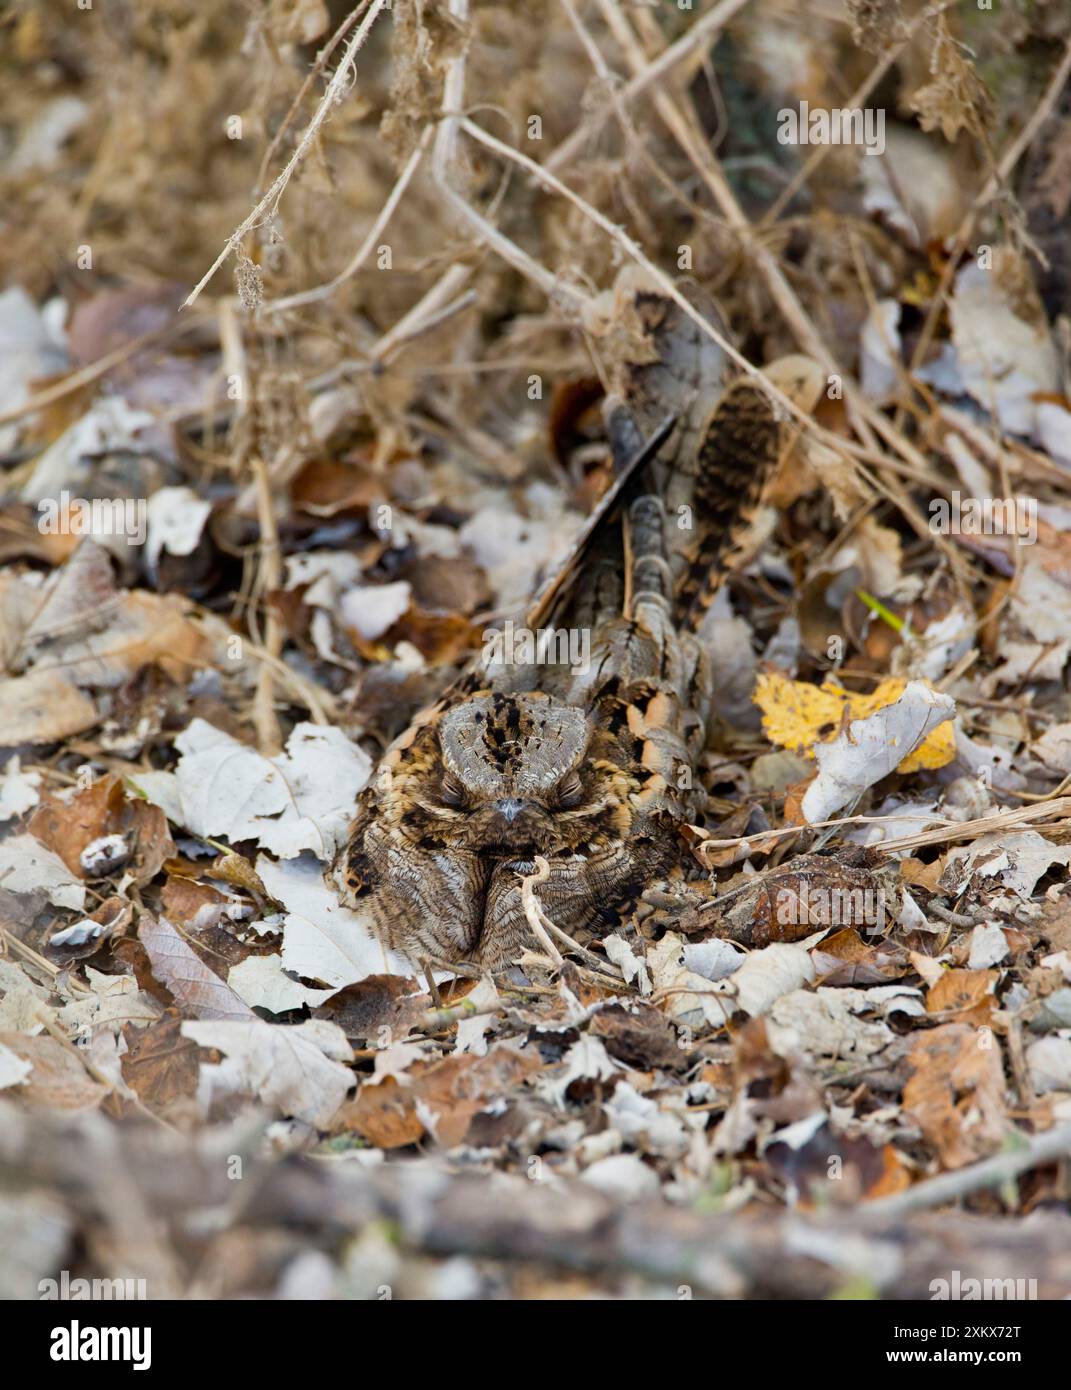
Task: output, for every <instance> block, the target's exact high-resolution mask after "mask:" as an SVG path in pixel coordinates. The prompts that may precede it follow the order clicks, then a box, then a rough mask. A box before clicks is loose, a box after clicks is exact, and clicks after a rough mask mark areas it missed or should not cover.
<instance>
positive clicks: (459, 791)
mask: <svg viewBox="0 0 1071 1390" xmlns="http://www.w3.org/2000/svg"><path fill="white" fill-rule="evenodd" d="M439 796H440V797H441V798H442V800H443V801H444V802H445V804H446V805H447V806H460V805H461V803H462V801H464V799H465V789H464V787H462V785H461V783H460V782H459V781H458V780H457V778H456V777H451V776H450V774H449V773H447V775H446V776H445V777H444V778H443V780H442V782H441V783H440V784H439Z"/></svg>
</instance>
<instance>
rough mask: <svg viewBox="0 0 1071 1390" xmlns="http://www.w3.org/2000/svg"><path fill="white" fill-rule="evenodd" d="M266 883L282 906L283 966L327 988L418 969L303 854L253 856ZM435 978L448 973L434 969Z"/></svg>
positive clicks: (403, 973) (443, 977) (318, 867)
mask: <svg viewBox="0 0 1071 1390" xmlns="http://www.w3.org/2000/svg"><path fill="white" fill-rule="evenodd" d="M257 873H258V874H259V875H260V877H261V880H262V881H263V883H264V886H265V888H266V889H267V890H268V892H269V893H270V894H271V895H272V897H273V898H274V899H275V900H276V901H277V902H281V903H282V904H283V906H284V907H285V908H286V923H285V927H284V935H283V968H284V969H285V970H289V971H290V972H291V973H292V974H294V975H299V976H301V978H302V979H304V980H320V981H322V982H323V984H324V985H325V986H326V987H327V988H329V989H333V990H335V989H341V988H342V987H343V986H344V985H352V984H356V983H357V981H358V980H363V979H365V978H366V977H367V976H368V975H403V976H407V977H408V976H413V975H417V974H419V973H420V972H419V971H418V969H417V967H416V966H414V965H413V963H412V962H411V961H409V960H407V959H406V958H405V957H404V956H402V955H400V954H399V953H398V952H396V951H388V950H387V949H386V948H385V947H384V945H383V944H382V942H381V941H380V940H379V938H378V937H377V936H376V935H375V932H374V931H373V928H372V924H371V919H370V917H369V916H368V915H366V914H361V913H358V912H353V911H351V910H350V909H349V908H347V907H343V906H342V904H341V903H340V902H339V901H338V898H337V897H336V895H335V894H334V893H333V892H332V890H331V889H330V888H329V887H328V885H327V884H326V883H325V882H324V878H323V872H322V870H321V867H320V865H319V864H316V863H315V862H313V861H312V860H310V859H308V858H302V859H290V860H285V861H284V862H282V863H278V864H276V863H273V862H272V860H270V859H268V858H267V857H266V856H265V855H263V854H262V855H260V857H259V858H258V859H257ZM437 978H438V979H446V978H448V976H447V975H446V974H444V973H443V972H441V971H440V972H439V973H438V975H437Z"/></svg>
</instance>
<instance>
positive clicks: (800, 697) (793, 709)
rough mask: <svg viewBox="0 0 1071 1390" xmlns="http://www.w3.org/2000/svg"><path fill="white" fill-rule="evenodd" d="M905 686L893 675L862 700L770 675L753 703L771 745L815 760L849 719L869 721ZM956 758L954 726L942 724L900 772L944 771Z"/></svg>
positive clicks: (831, 688) (826, 687)
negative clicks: (819, 749) (817, 746)
mask: <svg viewBox="0 0 1071 1390" xmlns="http://www.w3.org/2000/svg"><path fill="white" fill-rule="evenodd" d="M906 685H907V681H905V680H901V679H900V678H899V677H898V676H889V677H887V678H886V679H885V680H883V681H882V682H881V684H880V685H879V686H878V687H877V688H876V689H875V690H872V691H871V692H870V694H869V695H859V694H856V693H855V692H854V691H851V690H842V689H841V687H840V686H839V685H834V684H833V683H832V682H829V681H827V682H826V684H825V685H822V686H818V685H811V684H809V683H808V682H807V681H793V680H789V679H788V677H787V676H780V675H777V674H776V673H772V672H771V673H767V674H764V675H761V676H759V679H758V682H757V684H756V686H755V694H754V696H753V697H752V698H753V699H754V701H755V704H757V705H758V707H759V709H761V710H762V727H763V731H764V732H765V734H766V737H767V738H768V739H769V740H770V742H771V743H776V744H779V745H780V746H781V747H782V748H791V749H793V750H794V751H795V752H797V753H805V754H806V755H807V756H808V757H812V758H813V757H814V745H815V744H816V743H829V742H830V741H832V740H833V739H835V738H836V737H837V735H838V734H839V733H840V731H841V729H842V728H843V727H844V725H845V723H846V721H847V720H851V719H866V718H867V716H868V715H871V714H874V713H876V711H877V710H879V709H884V708H885V706H886V705H891V704H894V703H895V701H897V700H898V699H899V698H900V696H901V695H902V694H903V693H904V689H905V687H906ZM955 755H956V743H955V733H954V731H953V728H952V725H951V723H944V724H940V725H938V727H937V728H936V729H934V730H933V732H932V733H930V734H929V735H927V737H926V738H925V739H923V741H922V742H921V743H920V744H919V746H918V747H917V748H916V749H915V751H914V752H913V753H909V754H908V756H907V757H906V758H905V759H904V760H903V762H902V763H900V764H899V766H898V767H897V769H896V770H897V772H917V771H918V770H919V769H920V768H936V767H944V766H945V764H946V763H950V762H951V761H952V759H953V758H954V757H955Z"/></svg>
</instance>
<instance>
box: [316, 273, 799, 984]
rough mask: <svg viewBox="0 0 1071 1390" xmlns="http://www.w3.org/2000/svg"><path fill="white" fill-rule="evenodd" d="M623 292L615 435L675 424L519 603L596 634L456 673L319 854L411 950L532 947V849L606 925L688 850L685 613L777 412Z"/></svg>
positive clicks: (700, 680) (665, 305)
mask: <svg viewBox="0 0 1071 1390" xmlns="http://www.w3.org/2000/svg"><path fill="white" fill-rule="evenodd" d="M618 293H619V297H622V298H623V299H624V302H625V307H626V310H627V312H628V314H629V315H630V316H631V320H632V338H633V342H632V346H631V348H630V349H626V350H625V353H624V359H623V363H622V366H621V370H620V371H619V373H618V377H617V380H616V383H615V385H616V387H617V388H618V389H617V399H618V401H619V404H618V406H617V409H616V411H615V412H614V416H613V418H612V420H611V425H612V428H611V434H612V435H613V433H614V432H615V429H616V432H617V434H618V436H619V439H622V438H623V440H624V446H627V445H633V446H634V445H635V444H636V442H637V441H641V440H642V439H643V437H644V436H649V435H650V434H651V433H652V432H653V430H654V428H655V425H656V424H657V423H658V420H659V418H660V417H662V416H664V415H665V413H666V411H667V409H668V410H670V411H673V412H674V413H675V414H676V417H677V425H676V428H675V429H674V432H673V435H672V437H671V438H670V440H669V441H668V443H667V445H666V447H665V448H664V449H662V450H661V451H660V453H659V456H658V457H657V458H656V459H655V460H653V461H652V462H650V463H648V464H646V465H645V466H644V467H643V469H642V470H637V473H638V476H633V478H632V479H630V481H629V482H628V483H627V484H626V485H624V486H623V487H622V488H621V489H620V492H619V494H618V495H617V497H616V498H615V503H616V505H615V506H614V507H612V508H607V509H606V512H605V515H604V516H603V518H602V520H601V521H600V523H599V524H598V525H597V526H596V527H595V528H594V530H593V532H592V534H591V535H590V536H589V537H588V538H587V540H586V543H585V545H584V547H583V549H582V550H581V552H580V554H579V557H578V558H577V560H576V562H575V563H574V564H573V566H572V569H571V571H570V572H569V573H567V574H566V575H565V576H564V577H561V576H560V577H559V579H558V581H557V582H556V583H555V584H553V585H551V586H549V589H548V590H547V591H545V592H548V593H549V598H547V597H544V598H543V599H542V600H541V601H540V603H538V604H537V605H536V606H535V607H534V608H533V610H532V611H531V612H530V613H529V616H528V622H529V623H533V622H534V620H536V619H540V618H541V617H542V616H543V615H544V614H547V615H548V616H549V617H550V618H551V619H552V623H553V626H554V627H555V628H556V629H558V630H561V629H563V628H564V629H569V630H574V629H579V630H581V631H584V632H587V633H590V660H589V661H588V662H587V663H585V664H584V665H583V666H582V667H581V666H569V665H564V664H549V665H528V666H523V667H521V666H509V665H500V666H497V667H492V668H488V667H485V666H483V665H481V666H479V667H477V668H475V669H473V670H471V671H470V672H469V673H468V674H467V675H465V676H464V677H463V678H462V680H461V681H460V682H458V683H457V684H456V685H455V686H454V687H453V688H452V689H451V690H450V691H448V692H447V694H446V695H445V696H444V697H443V699H442V700H440V701H439V703H438V704H436V705H434V706H433V707H432V708H430V709H428V710H426V711H424V712H423V713H422V714H421V715H419V716H418V717H417V718H416V719H415V720H414V722H413V723H412V724H411V725H410V727H409V728H408V729H407V730H406V731H405V733H403V734H402V736H401V737H400V738H398V739H397V740H396V741H395V742H394V744H393V745H392V746H391V747H390V748H389V750H388V751H387V753H386V755H385V756H384V758H383V760H382V762H381V764H380V767H379V769H378V771H377V773H376V775H375V776H374V777H373V779H372V780H371V782H370V783H369V785H368V786H367V787H366V788H365V789H364V791H363V792H362V793H361V797H360V801H359V805H358V810H357V815H356V817H355V819H354V821H353V823H352V825H351V826H350V829H349V833H348V837H347V841H346V843H345V845H344V846H343V848H342V851H341V852H340V854H339V857H338V859H337V860H336V863H335V865H334V866H333V868H332V871H331V874H332V878H333V881H334V883H335V885H336V887H337V888H338V890H339V894H340V897H341V899H342V901H343V902H344V903H346V904H347V905H348V906H350V907H353V908H357V909H360V908H362V907H367V908H370V910H371V920H372V924H373V926H374V928H375V930H376V932H377V933H378V935H379V936H380V938H381V940H382V941H383V942H384V944H385V945H387V946H388V947H390V948H393V949H396V950H399V951H401V952H403V953H404V954H406V955H408V956H409V957H410V958H411V959H414V960H418V961H432V962H440V963H443V962H470V963H472V964H474V965H476V966H478V967H480V968H482V969H485V970H488V971H492V972H495V971H503V970H507V969H509V967H510V966H511V965H512V964H513V963H514V962H515V961H516V960H517V958H518V957H519V956H520V955H521V954H522V953H523V952H524V951H525V950H526V949H529V948H531V947H533V946H534V945H535V941H534V938H533V936H532V933H531V929H530V927H529V925H528V921H527V918H526V915H525V911H524V905H523V902H522V893H521V880H522V877H523V876H525V875H530V874H532V873H533V870H534V868H535V861H536V858H537V856H538V857H542V858H543V859H544V860H546V862H547V865H548V866H549V876H548V877H547V878H546V879H545V880H544V881H542V882H541V883H540V884H539V888H538V897H539V903H540V905H541V907H542V909H543V911H544V913H545V914H546V915H547V916H548V917H549V918H550V919H551V921H552V922H553V923H554V924H555V925H556V926H558V927H560V928H561V929H563V930H564V931H565V932H567V933H569V934H570V935H571V936H572V935H575V934H577V933H578V932H579V933H581V934H583V932H584V931H585V930H589V931H590V930H594V931H597V932H600V933H603V932H605V931H607V930H611V929H612V928H613V927H615V926H616V925H617V924H619V922H620V921H621V919H622V915H623V914H626V913H628V912H629V911H630V910H631V908H632V907H633V906H634V905H635V903H636V902H637V900H638V898H639V896H640V895H641V894H642V893H643V892H644V890H645V889H646V888H648V887H649V886H650V885H652V884H653V883H655V882H657V881H658V880H660V879H661V878H663V877H664V876H665V875H666V874H667V873H670V872H671V871H672V870H673V869H674V868H675V866H677V865H679V864H680V863H681V861H682V859H683V858H684V857H685V849H684V844H683V841H682V838H681V837H680V835H679V834H678V827H679V825H680V823H681V822H682V821H683V820H686V819H689V818H694V815H695V811H696V807H697V805H698V804H699V803H700V801H701V798H702V793H701V791H698V790H697V789H696V780H697V779H696V778H695V776H694V768H695V765H696V761H697V759H698V756H699V754H700V752H701V751H702V749H703V745H704V741H705V735H706V728H707V723H708V719H709V717H710V713H711V705H712V701H713V699H714V697H715V694H716V692H714V691H713V690H712V689H711V682H710V676H709V670H708V662H707V658H706V656H705V654H704V652H703V650H702V649H701V646H700V643H699V642H698V641H697V638H696V628H697V626H698V623H699V620H700V619H701V618H702V616H703V613H704V612H705V611H706V608H707V606H708V604H709V602H710V599H711V598H712V596H713V594H714V592H715V590H716V588H717V585H718V582H719V580H720V579H721V577H722V576H723V574H724V572H725V568H726V563H727V559H728V556H729V553H730V551H731V550H732V549H733V548H734V546H735V545H736V544H737V542H738V541H739V538H740V534H741V531H742V530H744V529H746V521H747V519H748V518H749V516H750V514H751V513H752V512H753V511H754V509H755V506H756V504H757V502H758V500H759V496H760V494H761V491H762V488H763V485H764V484H765V482H766V481H767V479H768V477H769V475H770V473H771V471H772V469H773V466H774V464H775V463H776V460H777V458H778V454H779V447H780V439H779V429H778V426H777V423H776V420H775V419H774V416H773V414H772V412H771V409H770V406H769V404H768V402H767V399H766V397H765V396H764V394H763V393H762V391H761V390H760V389H759V388H758V387H756V386H755V385H753V384H752V383H751V382H749V381H746V380H739V381H736V382H735V383H733V384H731V385H729V386H728V387H727V388H726V387H723V382H722V373H723V368H724V363H723V359H722V356H721V353H720V352H719V351H717V350H716V349H715V348H714V347H713V345H712V344H711V341H710V339H709V337H708V336H706V335H704V334H702V333H701V331H700V330H698V329H697V328H696V327H695V325H694V324H693V323H692V322H691V321H690V320H689V319H688V318H687V317H686V316H685V315H684V314H683V313H682V312H681V311H680V309H679V308H678V307H677V306H675V305H674V304H673V303H672V301H670V300H668V299H666V298H665V297H664V296H663V295H661V294H659V293H657V292H656V291H653V290H649V289H647V288H645V287H644V285H643V284H642V283H637V282H636V281H628V280H626V281H625V282H624V284H623V285H619V290H618ZM637 337H638V338H639V340H640V341H641V347H642V350H639V351H637V349H636V346H635V341H636V339H637ZM711 399H714V400H716V402H717V404H716V406H715V407H714V409H713V412H712V413H711V410H710V401H711ZM701 400H705V401H706V410H705V414H706V418H705V420H704V419H703V418H702V415H698V416H697V414H696V407H697V402H699V401H701Z"/></svg>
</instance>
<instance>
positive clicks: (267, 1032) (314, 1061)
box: [182, 1018, 353, 1129]
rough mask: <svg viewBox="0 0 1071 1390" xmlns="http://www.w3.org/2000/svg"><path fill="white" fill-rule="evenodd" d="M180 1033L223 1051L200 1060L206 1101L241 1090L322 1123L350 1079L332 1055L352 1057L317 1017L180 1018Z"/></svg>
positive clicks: (322, 1126)
mask: <svg viewBox="0 0 1071 1390" xmlns="http://www.w3.org/2000/svg"><path fill="white" fill-rule="evenodd" d="M312 1024H315V1025H317V1026H315V1027H312V1026H310V1025H312ZM182 1033H183V1036H184V1037H187V1038H192V1039H193V1041H194V1042H195V1043H197V1045H198V1046H199V1047H214V1048H217V1049H218V1050H219V1051H220V1052H223V1053H225V1054H226V1060H225V1061H223V1062H222V1063H220V1064H219V1065H212V1064H210V1063H202V1064H201V1080H202V1087H201V1091H200V1094H201V1098H202V1100H203V1101H204V1102H205V1103H206V1106H207V1105H208V1104H211V1101H212V1099H213V1098H214V1097H215V1096H217V1095H219V1094H223V1095H226V1094H234V1093H235V1092H239V1093H245V1094H248V1095H254V1096H256V1097H257V1098H258V1099H259V1100H261V1101H263V1102H264V1104H265V1105H269V1106H271V1107H272V1108H273V1109H274V1110H275V1111H276V1112H277V1113H278V1114H280V1115H293V1116H294V1117H295V1118H296V1119H299V1120H303V1121H305V1123H306V1124H310V1125H313V1126H314V1127H315V1128H318V1129H325V1128H326V1127H327V1126H328V1125H329V1124H330V1123H331V1120H332V1119H333V1118H334V1116H335V1114H336V1112H337V1110H338V1108H339V1106H340V1105H341V1104H342V1102H343V1101H344V1100H345V1099H346V1093H347V1092H348V1091H349V1089H350V1087H351V1086H352V1085H353V1073H352V1072H351V1071H349V1070H348V1069H347V1068H346V1067H344V1066H342V1065H341V1063H340V1062H338V1061H334V1060H332V1057H339V1056H346V1057H348V1058H352V1056H353V1054H352V1051H351V1050H350V1048H349V1045H348V1044H347V1042H346V1038H345V1035H344V1034H343V1033H342V1030H341V1029H340V1028H338V1027H337V1026H336V1025H335V1024H330V1023H325V1022H324V1021H323V1020H320V1019H312V1020H310V1021H309V1023H301V1024H295V1025H293V1026H291V1027H287V1026H285V1025H283V1024H279V1023H264V1022H263V1021H262V1020H261V1019H259V1018H254V1019H249V1020H232V1019H213V1020H196V1021H193V1022H185V1023H183V1025H182ZM336 1035H337V1036H336ZM325 1050H329V1051H330V1052H331V1054H332V1055H331V1056H330V1057H329V1056H325Z"/></svg>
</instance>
